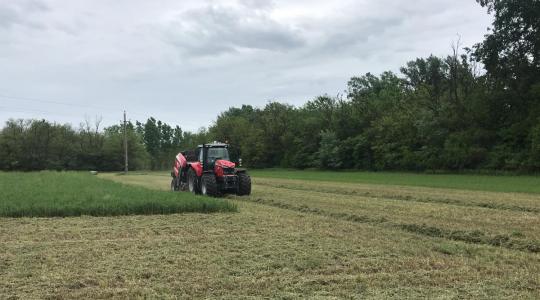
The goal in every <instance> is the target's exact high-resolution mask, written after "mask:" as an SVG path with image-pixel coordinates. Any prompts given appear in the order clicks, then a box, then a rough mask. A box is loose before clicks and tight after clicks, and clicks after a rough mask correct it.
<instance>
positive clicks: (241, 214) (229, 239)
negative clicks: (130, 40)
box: [0, 171, 540, 299]
mask: <svg viewBox="0 0 540 300" xmlns="http://www.w3.org/2000/svg"><path fill="white" fill-rule="evenodd" d="M276 172H278V171H276ZM276 172H274V173H273V175H272V176H267V177H264V176H263V174H261V173H258V172H253V173H254V174H255V175H256V176H255V177H254V178H253V192H252V195H251V196H250V197H235V196H229V197H227V199H220V201H224V200H227V201H231V202H232V203H233V204H236V205H237V207H238V212H229V213H215V214H201V213H190V214H172V215H138V216H116V217H88V216H83V217H70V218H6V217H4V218H0V241H2V242H1V243H0V298H17V297H18V298H21V299H26V298H60V299H62V298H66V299H68V298H76V297H80V298H109V297H116V298H192V297H197V298H206V297H210V298H230V299H236V298H248V297H254V298H262V297H267V298H285V299H290V298H330V299H331V298H353V299H354V298H358V299H364V298H389V297H394V298H420V297H427V298H441V299H453V298H455V299H461V298H474V299H493V298H513V299H538V298H540V275H539V274H540V253H539V240H540V194H536V193H531V192H529V193H520V192H516V191H515V190H512V191H513V192H512V193H507V192H501V191H500V190H496V191H493V189H491V188H490V185H489V184H486V185H485V187H484V189H485V190H481V189H475V190H471V189H470V188H469V189H466V188H467V186H464V187H463V189H460V188H459V179H456V182H457V183H456V184H457V185H458V186H452V187H451V188H444V189H443V188H440V187H438V188H434V187H429V182H422V183H423V185H424V186H414V185H415V184H414V182H413V183H409V185H403V184H408V183H407V182H405V183H401V184H402V185H394V184H392V181H393V179H392V178H389V179H388V180H387V181H386V182H384V183H385V184H375V183H372V182H370V183H363V182H362V180H356V181H354V182H344V181H350V180H342V181H339V180H335V177H336V176H340V175H339V174H336V176H333V177H332V178H333V179H332V180H321V179H320V178H316V179H313V180H305V179H298V178H297V179H282V178H287V177H288V178H291V177H292V176H291V174H290V172H287V171H279V172H281V176H278V175H279V174H277V173H276ZM324 173H326V174H331V173H327V172H324ZM276 174H277V175H276ZM310 176H312V175H310ZM321 176H322V175H321ZM362 176H364V175H362ZM377 176H378V175H377ZM404 176H406V175H404ZM431 176H438V175H431ZM469 176H470V175H469ZM99 177H101V178H103V179H109V180H113V181H117V182H121V183H124V184H128V185H138V186H142V187H145V188H147V189H155V190H167V189H168V187H169V182H170V177H168V176H167V174H164V173H149V174H141V175H135V174H134V175H127V176H119V175H116V174H104V175H100V176H99ZM268 177H272V178H268ZM280 177H281V178H280ZM428 178H429V177H428ZM433 178H435V179H434V181H437V180H438V179H437V177H433ZM472 178H473V179H470V178H467V179H466V180H465V181H467V182H468V181H470V180H474V177H472ZM501 178H504V177H497V178H496V180H500V179H501ZM516 178H517V179H516ZM323 179H324V178H323ZM482 180H483V181H485V180H488V181H489V179H485V178H482ZM511 180H519V177H512V179H511ZM526 180H534V178H532V179H531V178H526ZM368 182H369V181H368ZM525 185H527V184H525ZM493 186H497V189H500V188H501V187H500V184H498V183H497V184H494V185H493ZM490 190H491V191H490Z"/></svg>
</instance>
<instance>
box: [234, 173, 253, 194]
mask: <svg viewBox="0 0 540 300" xmlns="http://www.w3.org/2000/svg"><path fill="white" fill-rule="evenodd" d="M237 194H238V196H244V195H245V196H247V195H249V194H251V177H249V175H248V174H247V173H238V193H237Z"/></svg>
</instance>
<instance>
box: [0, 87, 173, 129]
mask: <svg viewBox="0 0 540 300" xmlns="http://www.w3.org/2000/svg"><path fill="white" fill-rule="evenodd" d="M0 98H1V99H2V100H8V101H14V102H16V101H15V100H19V101H30V102H37V103H49V104H56V105H64V106H71V107H79V108H91V109H96V110H100V112H99V114H100V115H103V114H105V115H108V116H109V117H111V118H114V117H113V116H116V113H113V112H108V111H109V110H114V111H119V110H121V108H119V107H112V106H108V107H105V106H97V105H88V104H78V103H67V102H62V101H57V100H49V99H38V98H29V97H19V96H12V95H7V94H5V93H1V92H0ZM0 107H4V108H6V109H10V110H12V111H13V110H15V111H13V112H23V113H29V112H40V113H46V114H52V115H57V116H71V117H72V116H73V115H72V114H70V115H68V114H63V113H58V112H52V111H46V110H38V109H29V108H14V107H7V106H0ZM102 110H105V111H106V112H105V113H103V112H102ZM130 114H131V115H135V116H139V117H141V118H142V121H145V119H149V118H150V117H155V118H156V119H158V120H162V121H164V122H166V123H168V124H171V125H174V124H177V125H178V122H170V120H166V119H163V118H159V117H157V116H152V115H149V114H145V113H139V112H133V111H131V110H130ZM136 121H137V120H136Z"/></svg>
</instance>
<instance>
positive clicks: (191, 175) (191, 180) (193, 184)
mask: <svg viewBox="0 0 540 300" xmlns="http://www.w3.org/2000/svg"><path fill="white" fill-rule="evenodd" d="M188 189H189V191H190V192H192V193H194V194H200V193H201V189H200V188H199V182H198V180H197V174H195V171H194V170H193V169H189V171H188Z"/></svg>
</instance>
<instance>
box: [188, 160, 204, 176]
mask: <svg viewBox="0 0 540 300" xmlns="http://www.w3.org/2000/svg"><path fill="white" fill-rule="evenodd" d="M188 165H189V167H190V168H192V169H193V170H194V171H195V174H196V175H197V177H201V176H202V173H203V168H202V164H201V163H200V162H193V163H189V164H188Z"/></svg>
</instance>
